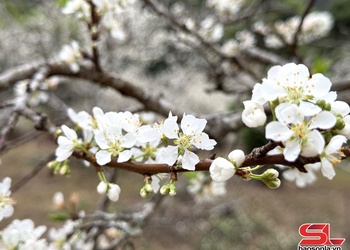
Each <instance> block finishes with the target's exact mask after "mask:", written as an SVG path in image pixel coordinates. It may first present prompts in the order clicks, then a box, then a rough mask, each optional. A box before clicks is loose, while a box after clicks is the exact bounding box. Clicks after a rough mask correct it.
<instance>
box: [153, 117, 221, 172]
mask: <svg viewBox="0 0 350 250" xmlns="http://www.w3.org/2000/svg"><path fill="white" fill-rule="evenodd" d="M176 121H177V116H172V114H171V113H170V114H169V117H168V118H167V119H166V120H165V121H164V123H163V133H164V135H165V136H166V137H167V138H168V139H174V144H175V145H174V146H173V145H169V146H168V147H166V148H163V149H160V151H159V153H158V155H157V162H161V161H163V162H164V163H166V164H168V165H169V166H171V165H173V164H174V163H175V162H176V160H178V157H179V156H182V158H181V164H182V167H183V168H184V169H187V170H194V169H195V165H196V164H197V163H198V162H199V158H198V156H197V155H196V154H195V153H193V152H191V151H190V150H189V149H191V148H193V146H195V147H196V148H198V149H202V150H212V149H213V148H214V146H215V145H216V142H215V140H213V139H210V138H209V136H208V135H207V134H206V133H205V132H203V130H204V128H205V125H206V123H207V121H206V120H205V119H198V118H196V117H194V116H193V115H186V114H184V115H183V118H182V120H181V125H180V127H181V132H180V128H179V125H178V124H177V123H176Z"/></svg>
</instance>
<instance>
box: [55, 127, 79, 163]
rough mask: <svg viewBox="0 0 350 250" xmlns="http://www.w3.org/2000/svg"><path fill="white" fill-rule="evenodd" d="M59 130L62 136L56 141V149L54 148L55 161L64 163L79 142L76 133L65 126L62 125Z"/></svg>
mask: <svg viewBox="0 0 350 250" xmlns="http://www.w3.org/2000/svg"><path fill="white" fill-rule="evenodd" d="M61 129H62V131H63V134H64V136H63V135H61V136H59V137H58V139H57V143H58V147H57V148H56V151H55V154H56V161H64V160H66V159H68V158H69V157H70V156H71V155H72V153H73V151H74V149H75V148H76V146H77V145H79V144H80V143H81V140H80V139H78V135H77V133H76V132H75V131H74V130H73V129H71V128H69V127H67V126H66V125H62V126H61Z"/></svg>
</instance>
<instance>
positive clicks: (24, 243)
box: [0, 219, 47, 250]
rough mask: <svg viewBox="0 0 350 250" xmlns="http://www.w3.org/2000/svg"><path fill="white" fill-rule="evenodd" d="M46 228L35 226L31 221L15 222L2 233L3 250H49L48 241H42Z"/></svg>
mask: <svg viewBox="0 0 350 250" xmlns="http://www.w3.org/2000/svg"><path fill="white" fill-rule="evenodd" d="M45 231H46V226H38V227H35V226H34V222H33V221H32V220H30V219H24V220H17V219H16V220H13V221H12V222H11V224H10V225H8V226H7V227H6V228H5V229H4V230H3V232H2V242H1V243H0V246H1V244H2V245H3V246H1V247H3V248H2V249H21V250H22V249H23V250H24V249H33V250H34V249H38V250H40V249H47V243H46V240H44V239H40V237H41V236H42V235H43V233H44V232H45Z"/></svg>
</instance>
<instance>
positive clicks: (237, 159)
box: [228, 149, 245, 168]
mask: <svg viewBox="0 0 350 250" xmlns="http://www.w3.org/2000/svg"><path fill="white" fill-rule="evenodd" d="M228 159H229V160H230V161H231V162H232V163H233V165H235V167H236V168H239V167H240V166H241V165H242V163H243V162H244V160H245V155H244V152H243V151H242V150H240V149H236V150H233V151H232V152H231V153H230V154H229V155H228Z"/></svg>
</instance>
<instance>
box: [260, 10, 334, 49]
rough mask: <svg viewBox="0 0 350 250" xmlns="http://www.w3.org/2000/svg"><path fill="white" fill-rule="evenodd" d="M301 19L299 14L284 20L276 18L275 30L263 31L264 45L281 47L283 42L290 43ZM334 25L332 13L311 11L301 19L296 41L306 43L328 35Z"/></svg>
mask: <svg viewBox="0 0 350 250" xmlns="http://www.w3.org/2000/svg"><path fill="white" fill-rule="evenodd" d="M300 21H301V17H300V16H293V17H290V18H289V19H287V20H285V21H281V20H278V21H276V22H275V24H274V26H275V29H274V30H275V31H276V33H277V34H275V33H272V32H271V31H270V30H268V31H266V32H265V33H264V35H265V37H264V40H265V45H266V46H267V47H269V48H276V49H278V48H281V47H283V46H284V45H285V44H292V43H293V39H294V35H295V32H296V31H297V30H298V27H299V24H300ZM333 25H334V19H333V17H332V15H331V14H330V13H329V12H327V11H322V12H321V11H320V12H316V11H315V12H311V13H309V14H307V15H306V16H305V18H304V20H303V25H302V27H301V30H300V33H299V36H298V42H299V43H300V44H308V43H311V42H313V41H315V40H318V39H320V38H323V37H325V36H327V35H328V33H329V32H330V30H331V29H332V27H333Z"/></svg>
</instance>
